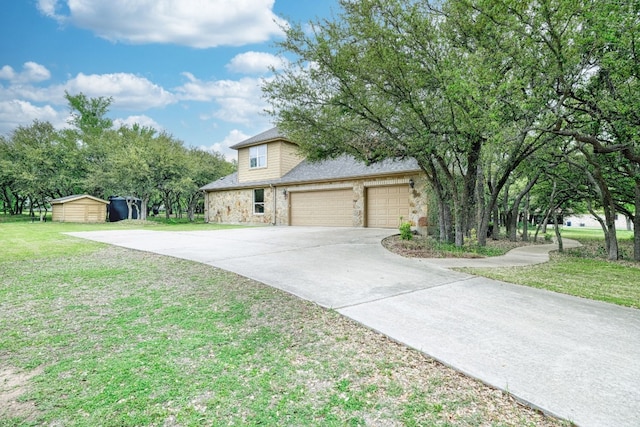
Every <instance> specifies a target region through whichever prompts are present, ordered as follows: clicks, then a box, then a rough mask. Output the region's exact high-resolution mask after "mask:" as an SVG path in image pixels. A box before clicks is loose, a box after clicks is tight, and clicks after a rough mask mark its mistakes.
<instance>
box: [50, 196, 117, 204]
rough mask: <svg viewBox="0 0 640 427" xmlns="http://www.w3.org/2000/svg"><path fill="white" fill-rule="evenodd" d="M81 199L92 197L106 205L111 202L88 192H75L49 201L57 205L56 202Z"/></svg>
mask: <svg viewBox="0 0 640 427" xmlns="http://www.w3.org/2000/svg"><path fill="white" fill-rule="evenodd" d="M80 199H91V200H94V201H96V202H101V203H104V204H105V205H108V204H109V202H108V201H106V200H102V199H99V198H98V197H93V196H90V195H88V194H74V195H71V196H66V197H60V198H59V199H53V200H51V201H49V203H50V204H52V205H56V204H59V203H67V202H73V201H75V200H80Z"/></svg>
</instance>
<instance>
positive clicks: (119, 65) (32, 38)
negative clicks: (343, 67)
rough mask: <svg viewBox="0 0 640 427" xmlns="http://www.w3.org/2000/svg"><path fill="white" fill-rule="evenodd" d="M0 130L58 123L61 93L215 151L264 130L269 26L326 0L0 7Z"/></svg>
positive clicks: (276, 31)
mask: <svg viewBox="0 0 640 427" xmlns="http://www.w3.org/2000/svg"><path fill="white" fill-rule="evenodd" d="M2 3H3V4H2V6H1V8H0V11H1V13H0V134H2V135H8V134H9V133H10V132H11V131H12V130H14V129H15V128H16V127H17V126H19V125H29V124H31V123H32V122H33V120H35V119H38V120H41V121H49V122H51V123H53V124H54V125H55V126H56V127H57V128H63V127H65V126H67V124H66V123H67V120H68V118H69V109H68V106H67V103H66V100H65V99H64V93H65V91H67V92H69V93H71V94H75V93H79V92H82V93H84V94H85V95H87V96H89V97H99V96H104V97H112V98H113V103H112V105H111V108H110V113H109V117H110V118H111V119H113V120H114V122H115V123H116V124H117V125H120V124H133V123H140V124H142V125H144V126H151V127H154V128H156V129H159V130H164V131H166V132H168V133H170V134H172V135H173V136H174V137H176V138H177V139H180V140H182V141H183V142H184V143H185V145H186V146H195V147H202V148H206V149H211V150H216V151H219V152H221V153H223V154H224V155H225V156H227V157H228V158H234V157H235V152H234V151H233V150H229V149H228V147H229V146H230V145H233V144H234V143H236V142H239V141H242V140H244V139H246V138H248V137H251V136H253V135H255V134H257V133H260V132H262V131H264V130H266V129H268V128H270V127H271V126H272V125H271V123H270V118H269V117H268V116H266V115H265V114H264V113H263V110H264V108H265V107H266V104H265V102H264V100H263V99H262V97H261V92H260V82H261V80H262V79H265V78H269V72H268V66H269V65H275V66H276V67H277V66H278V64H279V60H278V58H277V57H276V56H275V55H274V54H275V53H276V49H275V47H274V41H276V40H279V39H281V38H282V33H281V30H280V28H279V25H278V23H280V24H286V23H288V22H298V23H307V22H309V21H310V20H313V19H315V18H324V17H329V16H330V15H331V13H332V11H333V12H337V11H338V6H337V0H5V1H3V2H2Z"/></svg>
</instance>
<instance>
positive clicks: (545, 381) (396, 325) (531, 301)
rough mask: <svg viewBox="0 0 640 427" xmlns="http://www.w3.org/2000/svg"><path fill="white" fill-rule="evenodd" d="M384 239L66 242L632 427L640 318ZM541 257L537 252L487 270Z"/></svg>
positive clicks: (550, 404) (225, 235) (244, 234)
mask: <svg viewBox="0 0 640 427" xmlns="http://www.w3.org/2000/svg"><path fill="white" fill-rule="evenodd" d="M391 233H392V231H390V230H380V229H367V228H347V229H345V228H310V227H264V228H242V229H230V230H217V231H190V232H163V231H149V230H139V231H131V230H126V231H124V230H117V231H96V232H82V233H70V234H72V235H74V236H77V237H82V238H86V239H91V240H95V241H100V242H104V243H109V244H113V245H118V246H124V247H127V248H131V249H137V250H143V251H149V252H154V253H159V254H163V255H169V256H173V257H178V258H184V259H189V260H193V261H197V262H202V263H205V264H209V265H212V266H215V267H218V268H222V269H225V270H229V271H233V272H236V273H238V274H241V275H243V276H246V277H249V278H252V279H255V280H258V281H260V282H263V283H265V284H267V285H270V286H273V287H276V288H279V289H282V290H284V291H287V292H289V293H291V294H294V295H297V296H299V297H301V298H304V299H308V300H311V301H314V302H316V303H318V304H320V305H322V306H324V307H330V308H333V309H335V310H337V311H338V312H340V313H341V314H343V315H345V316H348V317H350V318H352V319H355V320H356V321H358V322H360V323H362V324H364V325H366V326H368V327H370V328H372V329H375V330H377V331H380V332H382V333H384V334H386V335H388V336H389V337H391V338H392V339H395V340H397V341H399V342H402V343H404V344H406V345H408V346H411V347H413V348H416V349H418V350H420V351H423V352H425V353H426V354H428V355H429V356H431V357H434V358H435V359H437V360H440V361H441V362H443V363H445V364H446V365H449V366H452V367H453V368H455V369H457V370H459V371H461V372H464V373H466V374H467V375H470V376H472V377H475V378H478V379H480V380H482V381H484V382H485V383H488V384H490V385H492V386H495V387H497V388H500V389H503V390H506V391H508V392H509V393H511V394H513V395H514V396H516V397H517V398H519V399H521V400H523V401H525V402H527V403H528V404H530V405H532V406H534V407H538V408H540V409H543V410H545V411H547V412H549V413H552V414H555V415H557V416H560V417H562V418H565V419H568V420H570V421H573V422H575V423H576V424H578V425H583V426H614V425H615V426H638V425H640V387H639V385H640V310H634V309H628V308H623V307H618V306H615V305H612V304H606V303H601V302H597V301H590V300H586V299H581V298H575V297H571V296H567V295H562V294H557V293H553V292H548V291H543V290H537V289H532V288H527V287H523V286H518V285H512V284H508V283H503V282H498V281H495V280H490V279H485V278H480V277H475V276H471V275H468V274H463V273H458V272H454V271H451V270H447V269H446V268H445V267H444V266H445V265H447V266H451V265H450V264H458V263H459V262H456V261H447V260H418V259H406V258H403V257H400V256H397V255H395V254H392V253H389V252H388V251H386V250H385V249H384V248H383V247H382V245H381V244H380V241H381V239H382V238H384V237H386V236H388V235H389V234H391ZM546 249H549V248H546ZM546 259H547V256H546V251H542V252H541V251H540V248H539V247H538V248H536V249H532V250H529V251H528V252H527V251H526V250H525V251H516V252H514V253H511V254H510V256H508V257H505V258H502V259H497V260H496V259H494V260H491V261H484V262H485V263H487V262H488V263H492V264H493V265H505V263H507V262H513V263H515V264H517V265H522V264H526V263H531V261H532V260H533V262H544V261H545V260H546ZM509 260H511V261H509ZM481 262H482V261H481ZM470 263H471V264H474V263H476V261H473V262H470Z"/></svg>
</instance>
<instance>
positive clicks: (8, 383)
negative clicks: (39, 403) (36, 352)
mask: <svg viewBox="0 0 640 427" xmlns="http://www.w3.org/2000/svg"><path fill="white" fill-rule="evenodd" d="M42 371H43V369H42V368H37V369H34V370H33V371H21V370H20V369H17V368H13V367H1V368H0V419H7V418H21V419H24V420H27V421H30V420H33V419H35V418H36V416H37V415H38V409H37V408H36V406H35V405H34V404H33V402H21V401H20V400H19V399H20V396H22V395H23V394H24V393H26V392H27V390H28V389H29V385H30V381H31V379H32V378H33V377H35V376H37V375H39V374H41V373H42Z"/></svg>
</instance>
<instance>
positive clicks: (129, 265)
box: [0, 223, 563, 426]
mask: <svg viewBox="0 0 640 427" xmlns="http://www.w3.org/2000/svg"><path fill="white" fill-rule="evenodd" d="M148 226H149V227H156V229H162V230H171V229H181V230H183V229H211V230H213V229H215V227H212V226H208V225H196V226H189V225H177V226H171V225H148ZM137 227H138V226H137V225H136V224H102V225H74V224H55V223H45V224H43V223H34V224H31V223H13V224H10V223H0V247H1V248H2V257H0V271H1V272H2V275H1V278H0V425H3V426H5V425H8V426H28V425H64V426H95V425H102V426H133V425H136V426H142V425H145V426H146V425H158V426H178V425H180V426H186V425H322V426H325V425H408V426H411V425H414V426H417V425H495V426H527V425H530V426H541V425H542V426H545V425H549V426H552V425H562V424H563V423H562V422H561V421H558V420H556V419H554V418H551V417H546V416H544V415H542V414H540V413H538V412H536V411H533V410H531V409H529V408H526V407H524V406H522V405H520V404H519V403H518V402H516V401H514V399H513V398H511V397H510V396H508V395H507V394H505V393H502V392H500V391H497V390H495V389H492V388H490V387H487V386H485V385H483V384H481V383H480V382H478V381H475V380H472V379H470V378H467V377H465V376H463V375H461V374H459V373H457V372H455V371H453V370H451V369H449V368H447V367H445V366H443V365H441V364H439V363H437V362H435V361H433V360H431V359H429V358H427V357H425V356H424V355H423V354H421V353H420V352H418V351H414V350H411V349H407V348H406V347H404V346H401V345H399V344H397V343H395V342H392V341H390V340H388V339H386V338H385V337H384V336H381V335H379V334H377V333H375V332H373V331H370V330H368V329H366V328H363V327H362V326H360V325H358V324H356V323H354V322H352V321H350V320H348V319H346V318H343V317H342V316H340V315H338V314H337V313H335V312H333V311H331V310H325V309H322V308H320V307H318V306H316V305H314V304H311V303H309V302H306V301H302V300H300V299H297V298H295V297H292V296H290V295H288V294H285V293H283V292H280V291H278V290H275V289H272V288H270V287H267V286H264V285H263V284H261V283H258V282H255V281H252V280H249V279H247V278H244V277H241V276H238V275H235V274H232V273H229V272H225V271H222V270H218V269H215V268H212V267H209V266H206V265H202V264H197V263H193V262H189V261H184V260H178V259H174V258H169V257H163V256H159V255H154V254H149V253H143V252H137V251H131V250H127V249H123V248H118V247H112V246H107V245H103V244H98V243H93V242H88V241H84V240H81V239H76V238H73V237H69V236H66V235H64V234H62V233H63V232H65V231H83V230H97V229H111V228H137ZM172 227H176V228H172Z"/></svg>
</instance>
